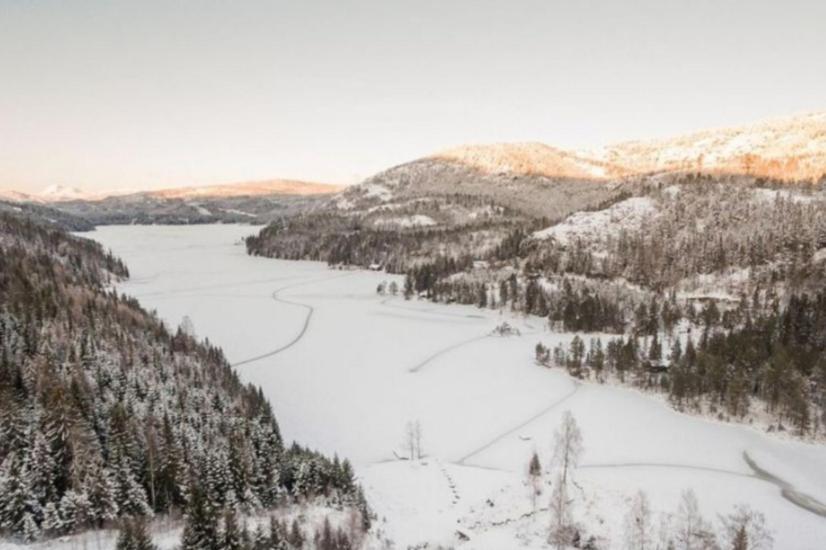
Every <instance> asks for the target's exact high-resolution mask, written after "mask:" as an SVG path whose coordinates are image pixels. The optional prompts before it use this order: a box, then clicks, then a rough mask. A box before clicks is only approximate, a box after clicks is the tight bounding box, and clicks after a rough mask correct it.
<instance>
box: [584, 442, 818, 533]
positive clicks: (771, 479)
mask: <svg viewBox="0 0 826 550" xmlns="http://www.w3.org/2000/svg"><path fill="white" fill-rule="evenodd" d="M743 460H744V461H745V462H746V464H748V466H749V468H751V470H752V472H753V473H751V474H746V473H743V472H736V471H734V470H726V469H723V468H714V467H711V466H696V465H693V464H678V463H673V462H608V463H602V464H583V465H582V466H579V467H578V468H577V469H583V470H591V469H616V468H673V469H678V470H690V471H695V472H711V473H715V474H722V475H727V476H736V477H745V478H748V479H756V480H759V481H764V482H766V483H771V484H772V485H774V486H776V487H777V488H778V489H780V495H781V496H782V497H783V498H784V499H786V500H787V501H789V502H791V503H792V504H794V505H795V506H798V507H800V508H803V509H804V510H806V511H808V512H811V513H813V514H815V515H818V516H821V517H824V518H826V505H824V504H823V503H822V502H820V501H819V500H817V499H816V498H814V497H812V496H810V495H807V494H805V493H801V492H800V491H798V490H797V489H796V488H795V487H794V486H793V485H792V484H791V483H789V482H788V481H786V480H784V479H781V478H779V477H777V476H776V475H774V474H772V473H770V472H768V471H766V470H764V469H763V468H761V467H760V466H759V465H758V464H757V463H756V462H755V461H754V459H753V458H751V457H750V456H749V453H748V452H746V451H743Z"/></svg>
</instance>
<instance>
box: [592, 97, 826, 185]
mask: <svg viewBox="0 0 826 550" xmlns="http://www.w3.org/2000/svg"><path fill="white" fill-rule="evenodd" d="M589 154H590V155H591V156H592V157H593V158H596V159H598V160H601V161H604V162H607V163H616V164H619V165H622V166H624V167H625V168H627V169H628V171H629V172H632V173H638V174H639V173H650V172H663V171H665V172H695V173H696V172H699V173H704V174H713V175H744V176H751V177H755V178H765V179H771V180H778V181H784V182H811V183H817V182H819V181H823V180H824V178H826V112H821V113H812V114H806V115H800V116H791V117H785V118H778V119H774V120H768V121H764V122H759V123H756V124H752V125H749V126H742V127H739V128H724V129H717V130H706V131H702V132H697V133H694V134H689V135H686V136H680V137H676V138H671V139H664V140H652V141H629V142H625V143H619V144H616V145H611V146H608V147H606V148H604V149H601V150H597V151H592V152H591V153H589Z"/></svg>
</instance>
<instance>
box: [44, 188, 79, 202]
mask: <svg viewBox="0 0 826 550" xmlns="http://www.w3.org/2000/svg"><path fill="white" fill-rule="evenodd" d="M35 198H36V199H38V200H39V201H41V202H60V201H75V200H84V199H87V198H89V194H88V193H85V192H84V191H82V190H80V189H78V188H77V187H71V186H68V185H59V184H55V185H50V186H48V187H46V188H45V189H44V190H43V191H41V192H40V193H38V194H37V195H35Z"/></svg>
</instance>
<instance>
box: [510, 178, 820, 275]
mask: <svg viewBox="0 0 826 550" xmlns="http://www.w3.org/2000/svg"><path fill="white" fill-rule="evenodd" d="M652 198H653V199H654V200H656V204H657V207H656V213H655V214H654V215H651V216H650V217H649V218H648V219H647V220H646V221H645V222H644V223H643V225H642V226H641V227H626V228H623V229H622V230H621V231H619V232H618V233H617V234H615V235H608V236H607V237H603V236H601V235H597V236H591V235H588V234H584V235H582V236H581V237H579V238H574V239H571V240H570V242H556V241H555V240H554V239H544V240H532V241H531V242H530V243H529V245H528V246H526V247H523V250H524V258H525V269H526V270H527V271H534V272H539V273H544V274H560V273H572V274H577V275H583V276H587V277H592V278H610V279H614V278H620V277H621V278H624V279H625V280H627V281H630V282H632V283H634V284H637V285H640V286H643V287H645V288H648V289H651V290H655V291H662V290H667V289H670V288H674V287H675V286H676V285H677V284H678V283H680V282H681V281H682V280H684V279H687V278H691V277H695V276H698V275H708V274H714V273H718V274H720V273H725V272H727V271H730V270H733V269H748V270H749V273H748V277H749V278H750V280H751V281H752V282H753V283H756V284H761V285H767V284H773V283H777V282H778V281H781V282H784V283H785V284H787V285H789V286H790V287H792V288H796V289H801V288H805V287H806V286H807V285H811V284H817V283H819V282H820V281H822V280H823V279H822V278H823V275H824V271H823V270H824V267H823V264H822V263H821V264H818V263H817V262H816V261H815V257H814V255H815V253H816V252H817V251H818V250H820V249H822V248H824V247H826V201H825V200H823V199H822V198H815V197H811V196H809V195H805V194H800V193H797V194H796V192H795V190H794V189H793V190H792V192H791V193H790V192H789V191H788V190H773V189H770V188H757V187H754V186H751V185H742V184H735V183H730V184H726V185H722V184H719V183H715V182H714V180H710V179H706V178H696V179H694V180H692V181H690V182H689V183H687V184H684V185H681V186H678V187H677V186H673V187H670V188H669V189H667V190H663V191H660V192H656V193H654V194H653V195H652Z"/></svg>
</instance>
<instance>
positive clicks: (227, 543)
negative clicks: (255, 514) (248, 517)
mask: <svg viewBox="0 0 826 550" xmlns="http://www.w3.org/2000/svg"><path fill="white" fill-rule="evenodd" d="M223 523H224V528H223V531H222V533H221V542H220V548H221V550H243V549H244V540H243V539H244V537H243V534H242V532H241V529H239V527H238V517H237V516H236V515H235V512H233V511H232V510H228V511H227V512H225V513H224V522H223Z"/></svg>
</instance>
